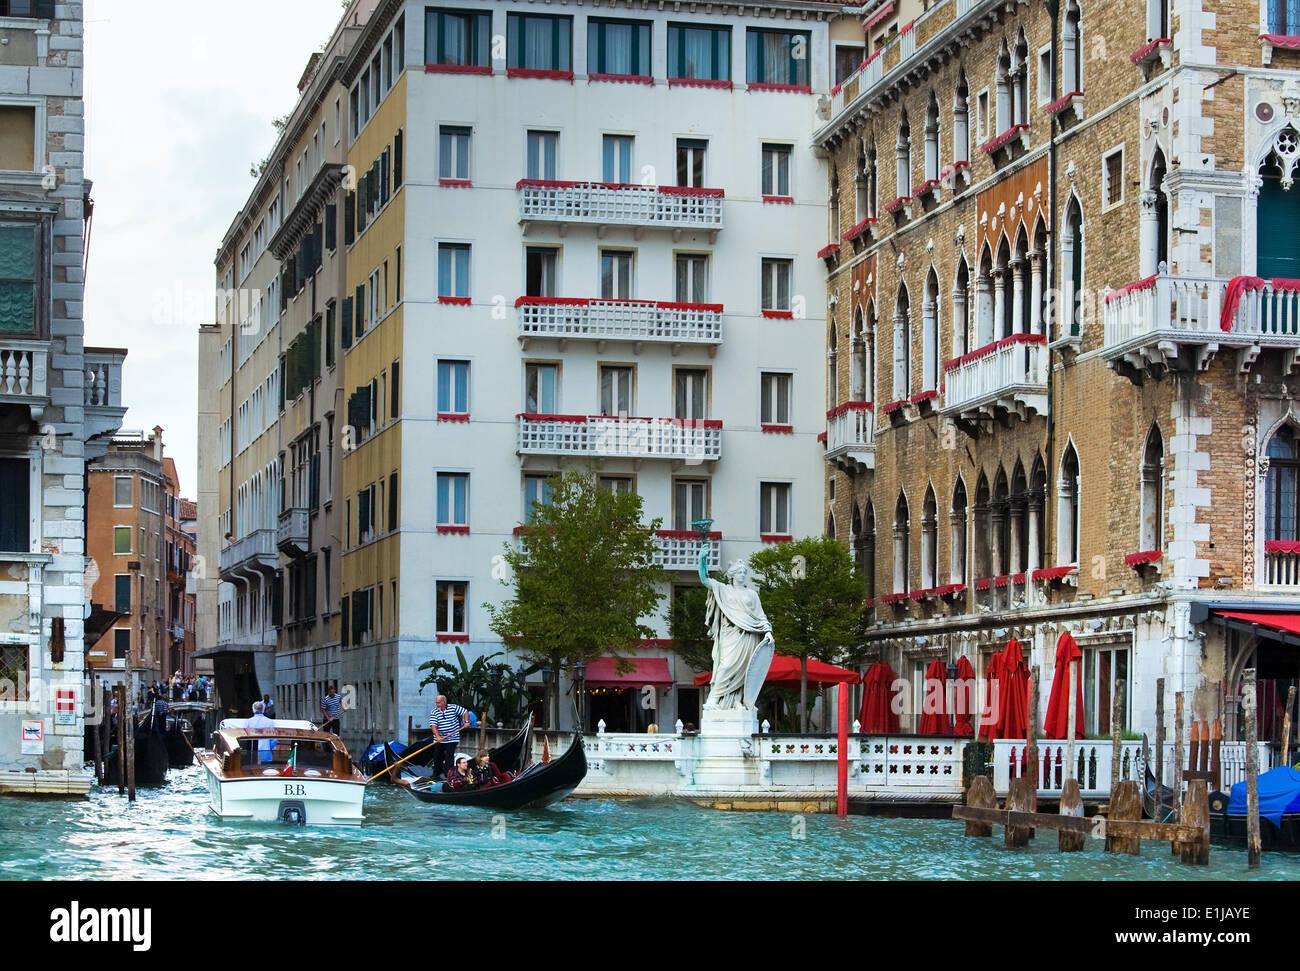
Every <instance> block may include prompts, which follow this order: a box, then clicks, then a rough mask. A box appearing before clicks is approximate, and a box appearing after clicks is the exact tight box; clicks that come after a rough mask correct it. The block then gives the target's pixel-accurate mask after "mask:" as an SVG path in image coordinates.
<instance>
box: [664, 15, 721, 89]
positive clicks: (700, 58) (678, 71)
mask: <svg viewBox="0 0 1300 971" xmlns="http://www.w3.org/2000/svg"><path fill="white" fill-rule="evenodd" d="M668 76H669V77H670V78H692V79H694V80H700V81H729V80H731V28H729V27H696V26H693V25H691V26H688V25H686V24H669V25H668Z"/></svg>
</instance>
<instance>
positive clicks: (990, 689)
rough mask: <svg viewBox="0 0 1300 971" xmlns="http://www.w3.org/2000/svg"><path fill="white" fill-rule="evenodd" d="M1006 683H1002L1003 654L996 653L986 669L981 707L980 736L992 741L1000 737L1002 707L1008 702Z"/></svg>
mask: <svg viewBox="0 0 1300 971" xmlns="http://www.w3.org/2000/svg"><path fill="white" fill-rule="evenodd" d="M1005 687H1006V686H1005V685H1004V684H1003V683H1002V655H1001V654H1000V653H998V654H994V655H993V656H992V657H991V658H989V663H988V667H986V668H985V669H984V704H983V706H982V707H981V708H980V721H979V726H980V730H979V737H980V738H982V739H986V740H988V741H992V740H993V739H995V738H997V737H998V733H997V732H998V725H999V724H1000V723H1001V721H1002V707H1003V705H1004V704H1005V703H1006V699H1005V695H1006V691H1005V690H1004V689H1005Z"/></svg>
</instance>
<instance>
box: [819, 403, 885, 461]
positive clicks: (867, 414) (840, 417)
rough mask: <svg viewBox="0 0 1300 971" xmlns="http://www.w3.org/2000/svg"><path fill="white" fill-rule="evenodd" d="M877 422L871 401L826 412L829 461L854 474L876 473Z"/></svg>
mask: <svg viewBox="0 0 1300 971" xmlns="http://www.w3.org/2000/svg"><path fill="white" fill-rule="evenodd" d="M874 420H875V417H874V412H873V411H872V406H871V402H869V401H847V402H845V403H844V404H842V405H838V406H836V407H834V408H832V409H831V410H830V411H828V412H826V461H827V462H830V463H831V464H833V465H836V466H839V467H840V468H846V469H848V468H851V469H852V471H855V472H858V471H866V470H869V469H874V468H875V467H876V444H875V442H874V441H873V440H872V431H871V425H872V422H873V421H874Z"/></svg>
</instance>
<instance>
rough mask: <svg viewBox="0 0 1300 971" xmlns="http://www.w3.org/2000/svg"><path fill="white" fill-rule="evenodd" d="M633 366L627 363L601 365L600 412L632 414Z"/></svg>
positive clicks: (605, 413)
mask: <svg viewBox="0 0 1300 971" xmlns="http://www.w3.org/2000/svg"><path fill="white" fill-rule="evenodd" d="M632 377H633V371H632V368H630V367H627V366H625V365H609V364H602V365H601V366H600V413H601V414H602V415H630V414H632V410H633V408H632Z"/></svg>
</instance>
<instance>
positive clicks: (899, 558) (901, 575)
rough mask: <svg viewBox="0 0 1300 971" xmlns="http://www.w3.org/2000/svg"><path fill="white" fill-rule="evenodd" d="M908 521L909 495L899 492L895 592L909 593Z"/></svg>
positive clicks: (895, 510)
mask: <svg viewBox="0 0 1300 971" xmlns="http://www.w3.org/2000/svg"><path fill="white" fill-rule="evenodd" d="M909 534H910V524H909V522H908V512H907V496H905V495H904V494H903V493H901V492H900V493H899V494H898V502H897V503H895V504H894V593H907V591H908V586H907V579H908V563H907V552H908V541H909V539H910V535H909Z"/></svg>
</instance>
